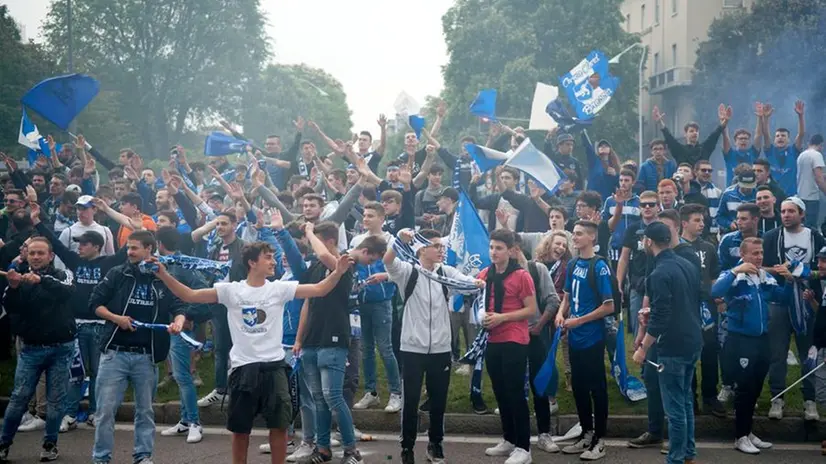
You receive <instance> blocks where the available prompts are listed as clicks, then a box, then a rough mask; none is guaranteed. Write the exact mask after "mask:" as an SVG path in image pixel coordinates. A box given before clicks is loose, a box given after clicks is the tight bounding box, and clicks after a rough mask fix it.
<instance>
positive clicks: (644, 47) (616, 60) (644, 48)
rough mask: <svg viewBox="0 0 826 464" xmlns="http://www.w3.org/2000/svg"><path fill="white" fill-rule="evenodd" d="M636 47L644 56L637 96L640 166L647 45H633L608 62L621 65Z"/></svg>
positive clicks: (640, 161) (641, 57) (641, 61)
mask: <svg viewBox="0 0 826 464" xmlns="http://www.w3.org/2000/svg"><path fill="white" fill-rule="evenodd" d="M635 47H641V48H642V55H641V56H640V66H639V76H638V77H639V95H638V96H637V113H638V115H639V121H638V127H637V130H638V134H637V136H638V137H639V164H640V165H642V157H643V154H642V152H643V140H642V124H643V122H642V119H643V118H642V83H643V75H642V67H643V65H644V64H645V56H646V55H647V53H648V46H647V45H645V44H642V43H640V42H637V43H635V44H632V45H631V46H629V47H628V48H626V49H625V50H623V51H621V52H619V54H618V55H616V56H614V57H613V58H611V59H610V60H608V63H610V64H619V61H620V58H621V57H622V55H625V54H626V53H628V52H630V51H631V49H633V48H635Z"/></svg>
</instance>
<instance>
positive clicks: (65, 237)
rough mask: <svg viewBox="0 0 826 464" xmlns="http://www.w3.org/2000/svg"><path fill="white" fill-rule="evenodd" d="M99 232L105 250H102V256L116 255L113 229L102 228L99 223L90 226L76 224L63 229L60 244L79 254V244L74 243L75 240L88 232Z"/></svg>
mask: <svg viewBox="0 0 826 464" xmlns="http://www.w3.org/2000/svg"><path fill="white" fill-rule="evenodd" d="M90 230H91V231H92V232H97V233H99V234H100V236H101V237H103V248H102V249H101V250H100V254H101V256H110V255H113V254H115V240H114V238H112V229H110V228H108V227H105V226H102V225H100V224H98V223H97V222H93V223H91V224H90V225H88V226H84V225H83V224H81V223H79V222H76V223H74V224H72V225H71V226H70V227H68V228H66V229H63V232H61V233H60V243H62V244H64V245H66V247H67V248H69V249H70V250H72V251H74V252H75V253H77V250H78V243H77V242H75V241H74V239H75V238H78V237H80V236H81V235H83V233H84V232H88V231H90Z"/></svg>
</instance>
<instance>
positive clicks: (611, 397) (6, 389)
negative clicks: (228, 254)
mask: <svg viewBox="0 0 826 464" xmlns="http://www.w3.org/2000/svg"><path fill="white" fill-rule="evenodd" d="M792 349H793V351H795V353H796V349H795V348H794V344H792ZM626 352H627V359H628V369H629V371H630V374H631V375H633V376H635V377H637V378H639V379H642V377H641V375H640V367H639V366H637V365H636V364H634V363H633V362H632V361H631V355H632V354H633V352H632V349H631V346H630V344H626ZM376 357H377V365H378V368H377V370H378V372H377V376H378V386H379V388H378V390H379V395H380V396H381V398H382V401H383V403H386V401H387V399H388V397H389V392H388V390H387V380H386V376H385V372H384V365H383V363H382V362H381V360H380V357H379V356H378V353H377V354H376ZM606 358H607V356H606ZM798 359H799V357H798ZM14 366H15V361H14V360H12V361H6V362H2V363H0V395H2V396H8V395H9V394H10V393H11V389H12V385H13V379H14ZM557 366H563V364H562V350H559V352H558V353H557ZM609 367H610V365H609V364H608V362H607V360H606V369H605V375H606V377H607V378H608V402H609V409H610V412H611V414H615V415H623V414H646V410H647V406H646V401H640V402H637V403H631V402H629V401H627V400H626V399H625V398H624V397H623V396H622V395H621V394H620V392H619V389H618V387H617V384H616V382H615V381H614V379H613V377H611V375H610V372H609ZM197 368H198V373H199V375H200V376H201V379H202V380H203V382H204V385H203V386H202V387H199V388H198V396H199V398H200V397H202V396H204V395H206V394H207V393H209V392H210V391H211V390H212V386H213V384H214V381H215V371H214V363H213V355H212V353H209V354H203V355H202V357H201V359H200V360H199V361H198V363H197ZM697 370H698V375H701V374H700V373H699V370H700V369H699V368H698V369H697ZM166 372H167V368H166V363H162V364H161V365H160V366H159V374H160V375H159V378H160V379H163V378H164V377H163V376H165V375H166ZM799 376H800V368H799V367H798V366H790V367H789V369H788V373H787V375H786V384H787V385H789V384H791V383H792V382H794V381H795V380H797V379H798V378H799ZM450 380H451V382H450V390H449V391H448V406H447V412H452V413H469V412H472V408H471V404H470V377H469V376H461V375H457V374H455V373H454V374H453V375H452V376H451V379H450ZM699 381H700V379H698V385H699ZM361 383H362V385H363V383H364V381H363V376H362V378H361ZM482 390H483V392H482V394H483V397H484V399H485V403H487V405H488V408H489V409H490V410H491V411H492V410H493V408H495V407H496V401H495V400H494V396H493V391H492V390H491V385H490V379H489V378H488V376H487V373H486V372H485V373H484V378H483V380H482ZM362 395H363V392H359V393H357V394H356V400H358V399H360V398H361V396H362ZM131 396H132V395H131V391H127V393H126V398H125V401H132V400H131V399H130V398H131ZM770 400H771V394H770V393H769V387H768V379H767V381H766V383H765V385H764V387H763V393H762V395H761V396H760V400H759V407H758V411H757V414H759V415H766V414H767V413H768V410H769V406H770ZM785 400H786V408H785V412H786V413H787V414H795V413H800V412H802V410H803V398H802V394H801V391H800V388H799V387H795V388H793V389H792V390H791V391H789V392H788V393H787V394H786V395H785ZM156 401H157V402H161V403H163V402H168V401H178V387H177V385H176V384H175V382H171V383H170V384H169V385H166V386H164V387H162V388H159V389H158V392H157V396H156ZM557 401H558V402H559V412H560V414H575V413H576V407H575V405H574V400H573V396H572V394H571V393H570V392H567V391H565V388H564V378H562V376H560V385H559V394H558V397H557ZM529 403H530V404H531V405H532V404H533V402H532V401H529ZM531 407H532V406H531Z"/></svg>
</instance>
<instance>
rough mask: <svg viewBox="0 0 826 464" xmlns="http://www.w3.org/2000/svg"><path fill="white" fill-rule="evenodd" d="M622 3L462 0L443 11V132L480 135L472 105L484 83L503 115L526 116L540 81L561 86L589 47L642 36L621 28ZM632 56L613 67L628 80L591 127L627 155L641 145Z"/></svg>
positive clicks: (610, 47) (616, 48)
mask: <svg viewBox="0 0 826 464" xmlns="http://www.w3.org/2000/svg"><path fill="white" fill-rule="evenodd" d="M621 3H622V2H621V0H581V1H578V2H571V1H566V0H545V1H537V0H457V2H456V4H455V5H454V6H453V7H452V8H450V9H449V10H448V12H447V13H446V14H445V15H444V17H443V18H442V25H443V30H444V33H445V41H446V43H447V48H448V54H449V61H448V64H447V65H446V66H445V67H444V69H443V74H444V78H445V89H444V93H443V95H442V96H443V98H444V99H445V100H446V101H447V103H448V109H449V114H448V119H447V121H446V124H445V126H444V127H443V135H445V136H446V137H443V138H445V139H446V140H456V139H458V137H459V136H461V135H468V134H474V135H478V134H477V131H476V126H477V121H476V118H475V117H474V116H472V115H471V114H470V113H469V112H468V105H469V104H470V102H471V101H472V100H473V98H474V97H475V96H476V93H477V92H478V91H479V90H481V89H484V88H495V89H497V90H498V97H497V102H496V111H497V115H498V116H501V117H514V118H527V117H528V116H529V115H530V109H531V102H532V100H533V92H534V88H535V86H536V82H544V83H546V84H551V85H557V86H558V85H559V79H558V78H559V76H561V75H563V74H565V73H567V72H568V71H570V70H571V68H573V67H574V66H575V65H576V64H577V63H579V62H580V61H581V60H582V59H583V58H585V56H586V55H587V54H588V53H589V52H590V51H591V50H593V49H600V50H602V51H603V52H605V53H606V54H607V55H609V56H611V54H613V53H618V52H620V51H621V50H623V49H624V48H625V47H627V46H629V45H631V44H632V43H634V42H635V41H637V38H636V37H634V36H633V35H631V34H628V33H626V32H625V31H624V30H623V28H622V25H621V22H622V20H623V18H622V15H621V13H620V9H619V6H620V4H621ZM631 56H633V55H631ZM628 58H631V57H630V56H629V57H628ZM628 58H626V59H625V60H623V61H622V62H621V64H620V65H612V67H611V72H612V74H614V75H616V76H619V77H620V78H622V79H623V81H624V82H623V84H622V85H621V87H620V90H619V91H618V92H617V94H616V95H615V96H614V97H613V99H612V101H611V103H610V104H609V105H608V106H607V107H606V108H605V109H604V110H603V111H601V112H600V113H599V115H598V116H597V118H596V122H595V123H594V125H593V128H592V129H589V132H590V134H591V135H592V136H593V137H599V138H605V139H608V140H610V141H611V142H612V144H613V145H614V147H615V149H616V150H617V151H618V152H619V153H623V154H630V153H635V152H636V143H635V138H636V133H637V119H636V118H637V113H636V107H637V105H636V101H637V65H636V63H635V61H636V60H635V59H633V58H631V59H628ZM563 93H564V91H563ZM448 137H449V138H448ZM534 142H535V144H537V145H539V144H540V143H541V141H540V142H539V143H537V141H534Z"/></svg>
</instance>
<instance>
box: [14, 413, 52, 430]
mask: <svg viewBox="0 0 826 464" xmlns="http://www.w3.org/2000/svg"><path fill="white" fill-rule="evenodd" d="M45 428H46V421H44V420H43V419H41V418H40V416H33V417H32V419H31V420H30V421H29V422H28V423H26V425H23V424H20V427H18V428H17V431H18V432H32V431H35V430H43V429H45Z"/></svg>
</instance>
